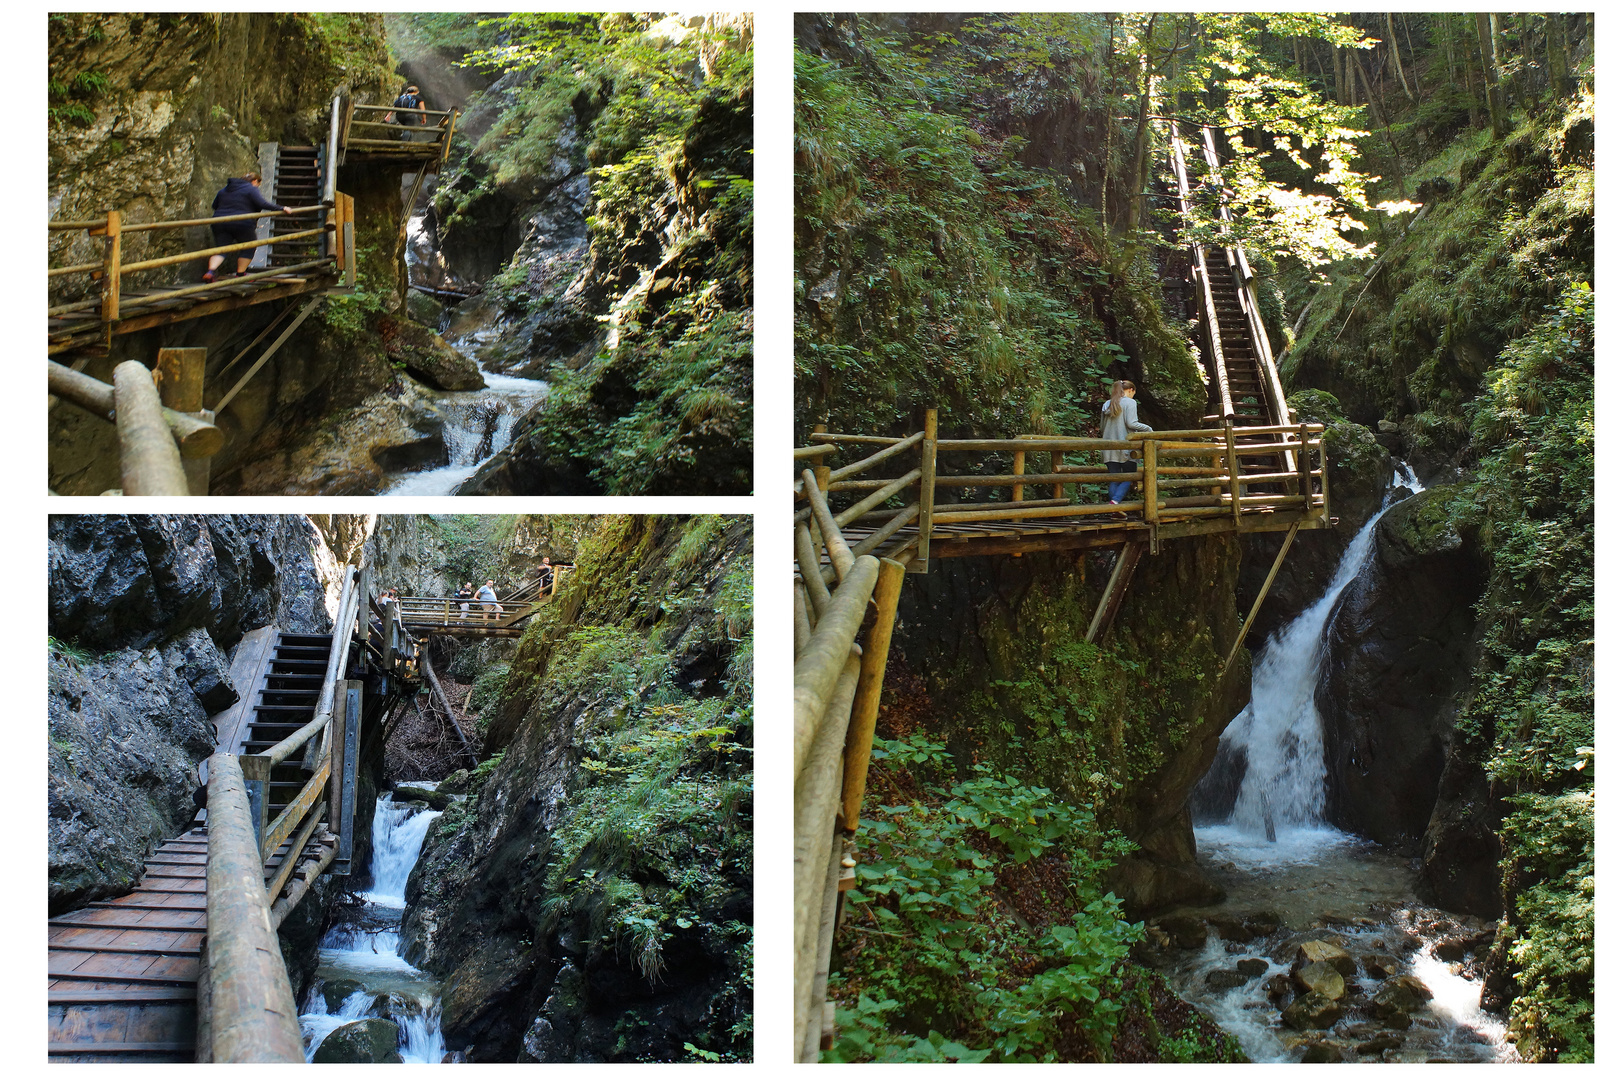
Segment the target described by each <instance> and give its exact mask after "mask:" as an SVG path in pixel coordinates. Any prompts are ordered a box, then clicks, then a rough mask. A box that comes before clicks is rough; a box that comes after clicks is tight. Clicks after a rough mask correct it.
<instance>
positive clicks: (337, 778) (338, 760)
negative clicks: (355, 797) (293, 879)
mask: <svg viewBox="0 0 1620 1080" xmlns="http://www.w3.org/2000/svg"><path fill="white" fill-rule="evenodd" d="M361 621H362V622H363V621H365V620H361ZM348 708H349V698H348V695H347V694H344V693H342V691H341V688H340V690H339V692H338V693H336V694H334V695H333V702H332V777H331V780H330V781H328V783H327V785H326V820H327V822H328V823H329V824H330V826H331V828H332V830H333V831H335V832H336V833H338V835H340V836H341V835H342V834H343V824H344V818H343V784H342V777H343V770H344V768H345V767H346V766H347V765H348V758H347V756H346V755H347V754H348V751H349V747H348V744H347V743H346V742H345V741H344V739H343V731H344V729H345V728H346V727H347V724H348ZM313 816H315V817H319V816H320V814H319V812H318V811H317V812H316V813H315V814H314V815H313ZM275 900H276V894H275V893H271V894H270V902H271V903H275Z"/></svg>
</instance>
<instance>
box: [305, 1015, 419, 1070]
mask: <svg viewBox="0 0 1620 1080" xmlns="http://www.w3.org/2000/svg"><path fill="white" fill-rule="evenodd" d="M398 1047H399V1025H398V1024H396V1023H394V1022H393V1021H392V1020H379V1019H376V1018H372V1019H369V1020H356V1021H355V1022H354V1023H352V1024H344V1025H343V1026H342V1027H340V1028H338V1029H337V1030H336V1031H334V1032H332V1033H331V1034H330V1035H328V1036H327V1037H326V1038H324V1039H322V1040H321V1045H320V1046H319V1047H317V1048H316V1050H315V1058H314V1062H315V1064H317V1065H372V1064H379V1063H381V1064H399V1063H400V1062H401V1060H402V1059H401V1058H400V1056H399V1050H398Z"/></svg>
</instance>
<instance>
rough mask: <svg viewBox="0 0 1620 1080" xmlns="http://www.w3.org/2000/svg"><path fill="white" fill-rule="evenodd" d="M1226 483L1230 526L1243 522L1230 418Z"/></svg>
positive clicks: (1227, 430) (1234, 444) (1227, 427)
mask: <svg viewBox="0 0 1620 1080" xmlns="http://www.w3.org/2000/svg"><path fill="white" fill-rule="evenodd" d="M1226 482H1227V485H1228V486H1229V487H1230V489H1231V491H1232V524H1233V526H1237V525H1238V524H1240V523H1241V521H1242V520H1243V495H1242V489H1241V488H1240V487H1239V486H1238V459H1237V442H1236V440H1234V439H1233V438H1232V418H1231V417H1230V416H1229V417H1227V418H1226Z"/></svg>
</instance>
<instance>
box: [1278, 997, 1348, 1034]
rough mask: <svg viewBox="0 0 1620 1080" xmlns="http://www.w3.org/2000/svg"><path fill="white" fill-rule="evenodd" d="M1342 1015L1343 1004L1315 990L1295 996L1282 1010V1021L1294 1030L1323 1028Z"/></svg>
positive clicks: (1330, 1025) (1334, 1022)
mask: <svg viewBox="0 0 1620 1080" xmlns="http://www.w3.org/2000/svg"><path fill="white" fill-rule="evenodd" d="M1343 1016H1344V1006H1342V1005H1340V1004H1339V1003H1338V1002H1337V1001H1334V1000H1333V999H1332V998H1330V997H1328V996H1327V995H1326V994H1323V993H1320V992H1318V991H1316V990H1312V991H1311V992H1310V993H1308V994H1304V995H1302V996H1300V997H1298V998H1295V999H1294V1001H1293V1003H1292V1004H1290V1005H1289V1006H1288V1007H1287V1008H1286V1009H1284V1010H1283V1011H1282V1021H1283V1023H1284V1024H1287V1025H1288V1026H1289V1027H1291V1028H1293V1029H1294V1030H1295V1031H1306V1030H1309V1029H1313V1028H1314V1029H1319V1030H1325V1029H1327V1028H1330V1027H1332V1026H1333V1025H1334V1024H1336V1023H1338V1022H1339V1020H1340V1019H1341V1018H1343Z"/></svg>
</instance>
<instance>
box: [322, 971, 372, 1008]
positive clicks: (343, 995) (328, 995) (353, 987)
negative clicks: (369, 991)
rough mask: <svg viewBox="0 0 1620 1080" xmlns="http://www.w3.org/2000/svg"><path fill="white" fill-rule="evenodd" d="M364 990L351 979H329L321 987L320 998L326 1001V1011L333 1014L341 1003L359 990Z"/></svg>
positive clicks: (340, 1006)
mask: <svg viewBox="0 0 1620 1080" xmlns="http://www.w3.org/2000/svg"><path fill="white" fill-rule="evenodd" d="M363 989H365V988H364V987H363V986H361V985H360V984H359V983H358V982H356V981H355V980H353V979H331V980H328V981H327V982H325V983H323V984H322V985H321V997H323V998H325V999H326V1011H327V1013H328V1014H331V1013H335V1012H337V1011H338V1010H339V1009H341V1008H343V1003H344V1002H345V1001H347V1000H349V998H350V997H351V996H352V995H353V994H354V993H355V992H356V991H359V990H363Z"/></svg>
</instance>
